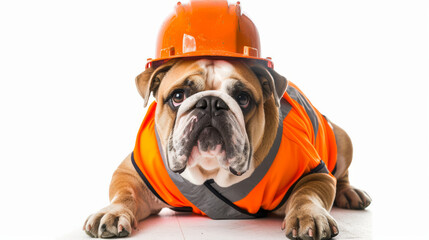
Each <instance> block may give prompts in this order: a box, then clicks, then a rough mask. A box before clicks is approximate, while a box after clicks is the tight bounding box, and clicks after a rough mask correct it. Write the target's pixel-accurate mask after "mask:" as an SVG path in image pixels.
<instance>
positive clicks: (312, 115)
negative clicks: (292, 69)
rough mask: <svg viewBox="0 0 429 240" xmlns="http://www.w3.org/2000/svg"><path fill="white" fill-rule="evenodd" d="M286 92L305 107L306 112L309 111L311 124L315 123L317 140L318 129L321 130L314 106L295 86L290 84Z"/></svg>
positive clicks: (314, 129)
mask: <svg viewBox="0 0 429 240" xmlns="http://www.w3.org/2000/svg"><path fill="white" fill-rule="evenodd" d="M286 92H287V94H289V96H290V97H291V98H292V99H293V100H295V101H297V102H298V103H299V105H301V106H302V107H304V109H305V112H306V113H307V115H308V117H309V118H310V121H311V124H312V125H313V131H314V141H316V137H317V131H318V130H319V121H318V120H317V115H316V113H315V112H314V109H313V107H312V106H311V105H310V103H309V102H308V101H307V99H305V97H304V96H303V95H302V94H301V93H300V92H299V91H298V90H296V89H295V88H294V87H291V86H288V88H287V90H286Z"/></svg>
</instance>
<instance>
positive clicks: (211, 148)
mask: <svg viewBox="0 0 429 240" xmlns="http://www.w3.org/2000/svg"><path fill="white" fill-rule="evenodd" d="M197 115H198V114H197ZM197 115H194V116H192V117H190V120H189V123H188V125H187V126H186V127H185V128H184V129H183V134H181V136H182V138H183V139H182V140H181V142H182V145H181V147H179V149H177V150H178V154H177V155H176V156H175V157H176V160H178V161H173V162H172V163H170V164H169V165H170V169H171V170H172V171H174V172H177V173H182V172H183V171H184V170H185V169H186V167H195V166H197V165H198V167H199V168H201V169H204V170H205V171H213V170H215V169H219V167H221V168H223V169H225V170H229V171H230V172H231V173H232V174H234V175H236V176H240V175H242V174H243V173H244V172H246V171H247V168H244V167H243V165H246V164H247V163H248V162H249V161H250V158H249V159H247V160H246V161H245V163H243V161H242V157H241V156H239V155H243V156H244V155H245V154H244V152H245V149H241V148H242V147H240V146H241V145H242V141H241V142H240V140H238V139H239V137H238V136H234V131H232V129H231V124H229V123H228V122H227V119H223V118H217V117H216V118H213V117H211V118H209V117H207V116H201V115H200V116H197ZM246 155H247V154H246ZM247 156H248V157H250V156H249V155H247ZM172 157H173V156H172ZM173 159H175V158H174V157H173ZM247 165H248V164H247Z"/></svg>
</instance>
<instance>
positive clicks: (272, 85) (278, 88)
mask: <svg viewBox="0 0 429 240" xmlns="http://www.w3.org/2000/svg"><path fill="white" fill-rule="evenodd" d="M250 68H251V69H252V71H253V72H254V73H255V74H256V76H257V77H258V79H259V82H260V83H261V86H262V91H263V93H264V98H265V99H268V98H269V97H271V94H272V95H273V96H274V100H275V103H276V106H277V107H278V106H280V100H281V98H282V96H283V94H284V92H285V91H286V88H287V84H288V82H287V79H286V78H285V77H283V76H282V75H280V74H278V73H277V72H276V71H274V69H272V68H268V67H265V66H262V65H260V64H254V65H251V66H250Z"/></svg>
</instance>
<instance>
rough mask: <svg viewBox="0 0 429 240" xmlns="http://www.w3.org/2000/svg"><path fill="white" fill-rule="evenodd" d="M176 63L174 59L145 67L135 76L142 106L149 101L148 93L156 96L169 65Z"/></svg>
mask: <svg viewBox="0 0 429 240" xmlns="http://www.w3.org/2000/svg"><path fill="white" fill-rule="evenodd" d="M175 63H176V61H174V60H170V61H168V62H166V63H164V64H163V65H161V66H159V67H157V68H153V67H150V68H147V69H146V70H145V71H144V72H142V73H140V74H139V75H138V76H137V77H136V86H137V90H138V91H139V93H140V95H141V96H142V97H143V100H144V107H146V106H147V103H148V101H149V96H150V93H151V92H152V93H153V96H154V97H155V98H156V94H157V91H158V87H159V84H161V80H162V79H163V78H164V77H165V74H166V73H167V72H168V70H170V68H171V67H173V65H174V64H175Z"/></svg>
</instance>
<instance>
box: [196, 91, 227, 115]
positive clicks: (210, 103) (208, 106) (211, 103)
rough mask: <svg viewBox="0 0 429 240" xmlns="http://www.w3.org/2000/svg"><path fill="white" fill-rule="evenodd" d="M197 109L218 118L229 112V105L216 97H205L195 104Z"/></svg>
mask: <svg viewBox="0 0 429 240" xmlns="http://www.w3.org/2000/svg"><path fill="white" fill-rule="evenodd" d="M195 108H199V109H201V110H204V111H205V112H207V114H212V115H214V116H218V115H219V114H220V113H221V112H222V111H227V110H229V107H228V105H226V103H225V102H224V101H223V100H222V99H220V98H218V97H214V96H205V97H202V98H201V99H200V100H198V102H197V104H195Z"/></svg>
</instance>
